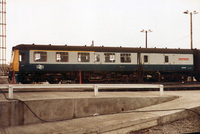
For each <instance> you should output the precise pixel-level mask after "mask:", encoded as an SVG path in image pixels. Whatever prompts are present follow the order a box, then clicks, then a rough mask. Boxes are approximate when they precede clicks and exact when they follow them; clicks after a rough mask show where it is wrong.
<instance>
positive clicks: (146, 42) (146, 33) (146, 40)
mask: <svg viewBox="0 0 200 134" xmlns="http://www.w3.org/2000/svg"><path fill="white" fill-rule="evenodd" d="M145 34H146V48H147V31H145Z"/></svg>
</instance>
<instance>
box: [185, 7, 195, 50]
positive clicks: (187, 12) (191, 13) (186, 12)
mask: <svg viewBox="0 0 200 134" xmlns="http://www.w3.org/2000/svg"><path fill="white" fill-rule="evenodd" d="M183 13H184V14H190V37H191V49H193V41H192V15H193V14H198V12H197V11H193V12H189V11H188V10H186V11H185V12H183Z"/></svg>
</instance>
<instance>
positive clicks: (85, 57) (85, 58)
mask: <svg viewBox="0 0 200 134" xmlns="http://www.w3.org/2000/svg"><path fill="white" fill-rule="evenodd" d="M78 62H90V54H89V53H78Z"/></svg>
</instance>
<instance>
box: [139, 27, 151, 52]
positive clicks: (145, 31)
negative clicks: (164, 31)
mask: <svg viewBox="0 0 200 134" xmlns="http://www.w3.org/2000/svg"><path fill="white" fill-rule="evenodd" d="M140 32H144V33H145V35H146V48H147V33H148V32H153V31H151V29H149V30H148V31H147V30H144V29H142V31H140Z"/></svg>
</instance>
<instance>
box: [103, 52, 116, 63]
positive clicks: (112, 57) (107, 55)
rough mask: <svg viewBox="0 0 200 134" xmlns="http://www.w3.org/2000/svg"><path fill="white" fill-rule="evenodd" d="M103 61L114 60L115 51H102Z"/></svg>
mask: <svg viewBox="0 0 200 134" xmlns="http://www.w3.org/2000/svg"><path fill="white" fill-rule="evenodd" d="M104 55H105V62H115V53H104Z"/></svg>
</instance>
